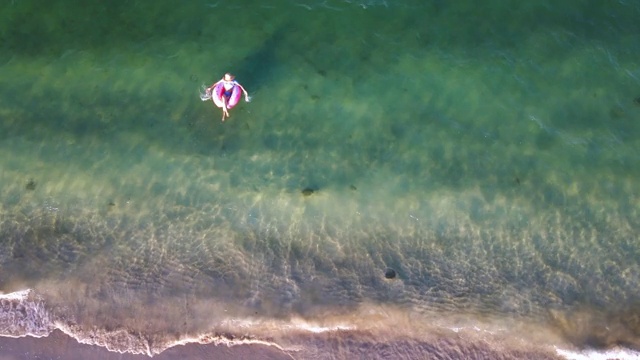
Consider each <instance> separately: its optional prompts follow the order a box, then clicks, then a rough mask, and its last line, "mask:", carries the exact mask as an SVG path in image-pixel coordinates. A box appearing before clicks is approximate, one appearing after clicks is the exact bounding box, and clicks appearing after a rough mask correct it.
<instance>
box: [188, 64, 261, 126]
mask: <svg viewBox="0 0 640 360" xmlns="http://www.w3.org/2000/svg"><path fill="white" fill-rule="evenodd" d="M235 78H236V77H235V76H233V75H231V74H229V73H226V74H224V77H223V78H222V79H220V80H218V82H216V83H215V84H213V85H211V86H209V87H208V88H207V89H206V90H205V93H204V94H201V95H200V98H201V99H202V101H206V100H209V99H211V100H213V103H214V104H216V106H217V107H219V108H222V121H224V120H225V119H226V118H228V117H229V110H230V109H232V108H233V107H234V106H236V105H237V104H238V102H239V101H240V97H241V96H242V93H244V100H245V101H246V102H249V101H251V98H250V97H249V93H247V90H245V89H244V88H243V87H242V85H240V83H238V82H237V81H235V80H234V79H235Z"/></svg>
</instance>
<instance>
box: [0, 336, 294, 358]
mask: <svg viewBox="0 0 640 360" xmlns="http://www.w3.org/2000/svg"><path fill="white" fill-rule="evenodd" d="M256 356H259V357H260V359H265V360H284V359H292V357H291V356H290V355H288V354H286V353H284V352H283V351H281V350H278V349H276V348H275V347H270V346H266V345H259V344H251V345H234V346H226V345H216V344H197V343H190V344H185V345H176V346H173V347H171V348H168V349H166V350H165V351H163V352H162V353H160V354H157V355H154V356H152V357H149V356H148V355H143V354H130V353H119V352H114V351H110V350H108V349H106V348H104V347H101V346H98V345H87V344H81V343H79V342H78V341H77V340H76V339H74V338H72V337H70V336H68V335H66V334H64V333H63V332H62V331H60V330H54V331H53V332H52V333H51V334H49V336H46V337H41V338H36V337H32V336H25V337H18V338H11V337H0V360H23V359H24V360H28V359H59V360H84V359H94V360H116V359H117V360H144V359H156V360H173V359H185V360H198V359H255V358H256Z"/></svg>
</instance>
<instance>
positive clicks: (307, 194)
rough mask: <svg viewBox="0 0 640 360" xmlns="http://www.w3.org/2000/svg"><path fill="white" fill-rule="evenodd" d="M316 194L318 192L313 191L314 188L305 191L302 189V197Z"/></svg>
mask: <svg viewBox="0 0 640 360" xmlns="http://www.w3.org/2000/svg"><path fill="white" fill-rule="evenodd" d="M314 192H316V190H315V189H312V188H304V189H302V195H304V196H310V195H311V194H313V193H314Z"/></svg>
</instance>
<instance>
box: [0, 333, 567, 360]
mask: <svg viewBox="0 0 640 360" xmlns="http://www.w3.org/2000/svg"><path fill="white" fill-rule="evenodd" d="M300 340H302V342H304V343H306V345H302V346H300V347H296V350H294V351H291V352H290V353H287V352H286V351H282V350H280V349H277V348H276V347H271V346H265V345H258V344H253V345H235V346H226V345H215V344H195V343H192V344H187V345H178V346H175V347H172V348H169V349H167V350H165V351H164V352H162V353H160V354H158V355H155V356H153V357H151V358H153V359H158V360H177V359H187V360H196V359H262V360H269V359H273V360H280V359H400V358H402V359H478V360H480V359H492V360H495V359H505V360H507V359H549V360H554V359H564V357H561V356H559V355H557V354H554V353H553V352H552V351H551V350H550V349H548V348H547V349H546V350H545V349H539V350H538V349H535V348H534V347H529V346H527V348H526V349H508V348H503V347H502V346H498V344H493V345H490V344H488V343H475V344H473V343H465V342H464V341H461V340H462V339H453V338H440V339H438V340H436V341H432V342H428V343H427V342H416V341H413V340H409V339H405V340H402V339H397V340H395V341H392V342H389V343H381V342H376V341H375V340H374V339H370V338H369V339H368V336H366V334H358V333H352V332H333V333H328V334H320V335H318V334H314V335H309V336H302V337H301V339H300ZM149 358H150V357H149V356H147V355H142V354H121V353H118V352H112V351H109V350H107V349H105V348H103V347H100V346H95V345H86V344H80V343H78V342H77V341H76V340H75V339H72V338H71V337H69V336H67V335H65V334H64V333H62V332H61V331H58V330H56V331H54V332H53V333H51V335H50V336H48V337H43V338H34V337H22V338H0V360H21V359H25V360H26V359H59V360H81V359H82V360H84V359H95V360H115V359H118V360H143V359H149Z"/></svg>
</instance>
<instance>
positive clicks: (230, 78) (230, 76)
mask: <svg viewBox="0 0 640 360" xmlns="http://www.w3.org/2000/svg"><path fill="white" fill-rule="evenodd" d="M235 78H236V77H235V76H233V75H231V74H229V73H226V74H224V78H223V79H224V81H233V79H235Z"/></svg>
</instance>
